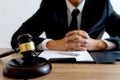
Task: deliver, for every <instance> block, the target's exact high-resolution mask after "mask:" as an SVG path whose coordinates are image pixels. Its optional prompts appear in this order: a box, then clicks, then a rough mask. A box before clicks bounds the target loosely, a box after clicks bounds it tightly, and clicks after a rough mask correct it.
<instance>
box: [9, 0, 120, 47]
mask: <svg viewBox="0 0 120 80" xmlns="http://www.w3.org/2000/svg"><path fill="white" fill-rule="evenodd" d="M119 27H120V16H118V15H117V14H116V12H115V11H114V10H113V8H112V6H111V3H110V1H109V0H86V1H85V6H84V8H83V13H82V23H81V30H85V31H86V32H87V33H88V34H89V36H90V37H91V38H94V39H100V37H101V36H102V34H103V32H104V31H106V32H108V33H109V34H110V36H111V38H109V39H107V40H110V41H112V42H114V43H115V44H116V45H117V48H116V49H120V31H119ZM43 31H45V33H46V36H47V38H51V39H55V40H56V39H61V38H63V37H64V36H65V34H66V33H67V32H68V31H69V27H68V22H67V6H66V3H65V0H42V3H41V6H40V8H39V10H38V11H37V12H36V13H35V14H34V15H33V16H32V17H31V18H29V19H28V20H27V21H26V22H24V23H23V24H22V26H21V27H20V28H19V29H18V30H17V31H16V32H15V33H14V35H13V36H12V40H11V45H12V48H16V47H18V41H17V37H18V36H19V35H20V34H23V33H30V34H31V35H32V36H33V40H34V41H35V44H38V43H40V42H41V41H43V40H44V39H43V38H40V37H39V36H40V34H41V33H42V32H43Z"/></svg>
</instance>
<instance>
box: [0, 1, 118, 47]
mask: <svg viewBox="0 0 120 80" xmlns="http://www.w3.org/2000/svg"><path fill="white" fill-rule="evenodd" d="M40 3H41V0H0V48H11V45H10V41H11V37H12V35H13V33H14V32H15V31H16V30H17V29H18V28H19V27H20V26H21V25H22V23H23V22H24V21H26V20H27V19H28V18H29V17H31V16H32V15H33V14H34V13H35V12H36V11H37V9H38V8H39V6H40ZM111 3H112V5H113V8H114V9H115V11H116V12H117V13H118V14H120V0H111ZM43 36H44V35H43Z"/></svg>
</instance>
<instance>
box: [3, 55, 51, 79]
mask: <svg viewBox="0 0 120 80" xmlns="http://www.w3.org/2000/svg"><path fill="white" fill-rule="evenodd" d="M51 69H52V67H51V63H50V62H49V61H48V60H46V59H44V58H42V57H34V58H33V59H32V60H25V59H23V58H16V59H12V60H10V61H9V62H8V63H7V64H6V65H5V68H4V69H3V75H4V76H6V77H8V78H13V79H31V78H36V77H40V76H43V75H46V74H48V73H49V72H50V71H51Z"/></svg>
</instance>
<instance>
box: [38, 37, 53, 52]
mask: <svg viewBox="0 0 120 80" xmlns="http://www.w3.org/2000/svg"><path fill="white" fill-rule="evenodd" d="M50 40H52V39H45V40H43V41H42V42H41V43H40V44H38V45H37V49H38V50H48V48H47V47H46V44H47V42H48V41H50Z"/></svg>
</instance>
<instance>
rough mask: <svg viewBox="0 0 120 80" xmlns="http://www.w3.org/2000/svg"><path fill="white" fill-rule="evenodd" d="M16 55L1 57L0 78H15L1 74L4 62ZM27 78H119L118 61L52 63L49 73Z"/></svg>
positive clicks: (77, 79)
mask: <svg viewBox="0 0 120 80" xmlns="http://www.w3.org/2000/svg"><path fill="white" fill-rule="evenodd" d="M5 50H7V49H0V53H1V52H3V51H5ZM16 56H17V54H14V55H10V56H7V57H4V58H2V59H1V62H0V80H16V79H9V78H6V77H4V76H3V75H2V69H3V67H4V64H5V63H6V62H7V61H8V60H10V59H11V58H14V57H16ZM20 80H21V79H20ZM28 80H120V62H116V63H115V64H91V63H90V64H89V63H52V70H51V72H50V73H49V74H47V75H44V76H42V77H38V78H34V79H28Z"/></svg>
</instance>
